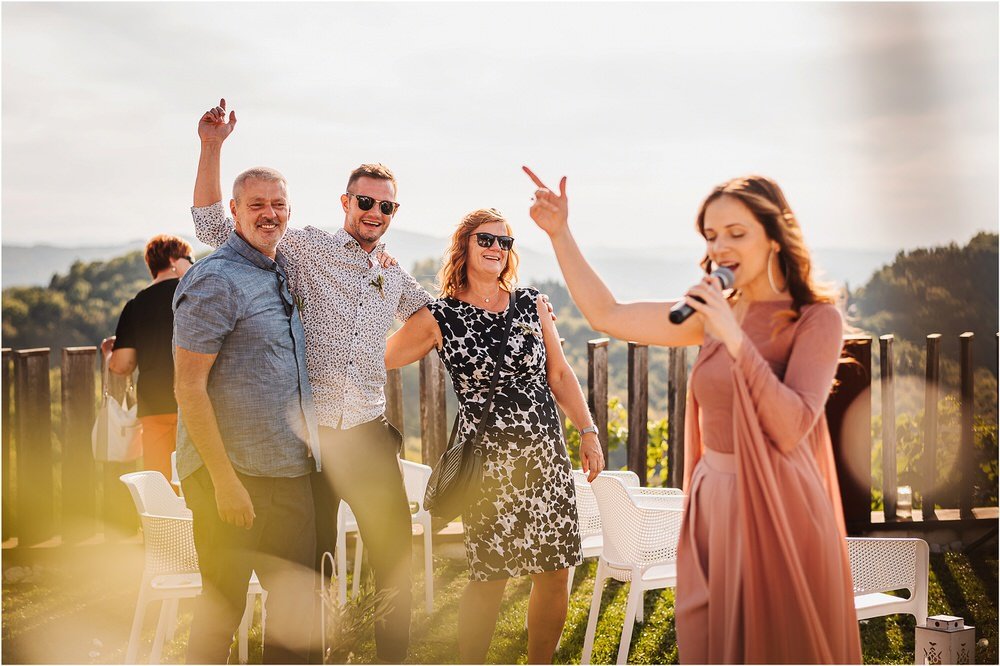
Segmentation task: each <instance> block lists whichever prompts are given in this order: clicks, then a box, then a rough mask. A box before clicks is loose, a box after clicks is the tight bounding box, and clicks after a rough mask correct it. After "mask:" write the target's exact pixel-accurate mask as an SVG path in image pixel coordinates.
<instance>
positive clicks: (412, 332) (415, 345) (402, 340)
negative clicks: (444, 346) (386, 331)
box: [385, 307, 441, 370]
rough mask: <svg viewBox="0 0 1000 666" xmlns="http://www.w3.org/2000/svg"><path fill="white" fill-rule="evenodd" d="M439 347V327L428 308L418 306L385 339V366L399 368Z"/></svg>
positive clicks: (389, 368)
mask: <svg viewBox="0 0 1000 666" xmlns="http://www.w3.org/2000/svg"><path fill="white" fill-rule="evenodd" d="M440 348H441V328H440V327H439V326H438V323H437V320H436V319H435V318H434V315H432V314H431V311H430V310H428V309H427V308H425V307H424V308H420V309H419V310H417V311H416V312H414V313H413V315H411V316H410V318H409V319H407V320H406V323H405V324H403V326H402V327H401V328H400V329H399V330H398V331H396V332H395V333H393V334H392V335H390V336H389V338H388V339H387V340H386V341H385V368H386V370H393V369H395V368H401V367H403V366H404V365H409V364H410V363H413V362H414V361H419V360H420V359H422V358H423V357H424V356H426V355H427V353H428V352H429V351H430V350H431V349H440Z"/></svg>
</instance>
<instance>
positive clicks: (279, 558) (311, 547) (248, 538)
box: [181, 467, 316, 664]
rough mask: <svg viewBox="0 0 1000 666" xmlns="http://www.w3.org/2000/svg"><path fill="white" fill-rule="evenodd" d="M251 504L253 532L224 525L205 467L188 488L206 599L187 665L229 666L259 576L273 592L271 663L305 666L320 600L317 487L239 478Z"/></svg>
mask: <svg viewBox="0 0 1000 666" xmlns="http://www.w3.org/2000/svg"><path fill="white" fill-rule="evenodd" d="M238 476H239V478H240V481H242V482H243V485H244V487H246V489H247V492H248V493H249V494H250V500H251V501H252V502H253V508H254V513H255V514H256V518H255V519H254V522H253V526H252V527H251V528H250V529H244V528H242V527H235V526H233V525H229V524H226V523H223V522H222V520H221V519H220V518H219V512H218V509H217V507H216V503H215V487H214V486H213V485H212V478H211V476H210V475H209V473H208V470H207V469H206V468H205V467H202V468H200V469H199V470H198V471H196V472H194V473H193V474H191V475H190V476H189V477H187V478H186V479H184V480H183V481H182V482H181V486H182V487H183V488H184V497H185V499H186V501H187V505H188V507H189V508H190V509H191V512H192V514H193V518H194V544H195V550H197V551H198V564H199V568H200V569H201V582H202V593H201V596H199V597H198V599H197V600H196V602H195V611H194V620H193V621H192V623H191V637H190V639H189V641H188V652H187V663H189V664H225V663H226V662H227V661H228V657H229V648H230V647H231V646H232V643H233V634H234V633H235V631H236V629H237V628H238V627H239V623H240V618H241V617H242V615H243V609H244V607H245V606H246V601H247V585H248V583H249V581H250V573H251V571H256V572H257V578H258V579H259V580H260V584H261V586H262V587H263V588H264V589H265V590H267V595H268V596H267V628H266V636H265V638H264V663H266V664H295V663H305V662H306V660H307V658H308V655H309V641H310V630H311V624H310V609H311V608H312V600H313V598H314V596H315V594H314V586H313V581H314V578H315V574H314V573H313V569H312V562H313V557H314V555H315V550H316V545H315V544H316V525H315V520H314V514H313V503H312V483H311V478H310V476H309V475H306V476H300V477H297V478H278V477H261V476H246V475H243V474H238Z"/></svg>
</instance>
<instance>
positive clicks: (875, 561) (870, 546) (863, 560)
mask: <svg viewBox="0 0 1000 666" xmlns="http://www.w3.org/2000/svg"><path fill="white" fill-rule="evenodd" d="M847 552H848V555H849V556H850V559H851V578H852V580H853V584H854V595H855V596H858V595H862V594H869V593H871V592H889V591H891V590H902V589H906V590H909V592H910V599H912V600H915V601H917V602H918V603H920V602H921V599H920V597H922V603H923V606H924V608H925V609H926V606H927V578H928V575H929V568H930V565H929V559H930V549H929V548H928V546H927V542H926V541H924V540H923V539H899V538H896V539H885V538H860V537H850V538H848V539H847Z"/></svg>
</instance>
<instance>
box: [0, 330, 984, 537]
mask: <svg viewBox="0 0 1000 666" xmlns="http://www.w3.org/2000/svg"><path fill="white" fill-rule="evenodd" d="M973 342H974V340H973V335H972V334H971V333H965V334H963V335H962V336H961V337H960V348H961V352H960V369H961V370H960V372H961V381H960V385H961V392H960V393H961V404H962V417H961V438H960V440H961V443H960V449H959V454H958V458H959V462H958V465H959V469H960V470H961V478H962V483H961V488H960V492H959V497H960V501H959V506H958V507H956V508H957V509H958V510H959V512H960V517H961V518H962V519H966V520H968V519H973V518H975V515H974V512H973V487H974V483H973V481H974V478H975V475H976V467H975V457H974V444H973V398H974V396H973V390H972V388H973V381H972V370H973V365H972V348H973ZM608 344H609V340H608V339H607V338H600V339H596V340H591V341H589V342H588V344H587V360H588V362H587V400H588V403H589V405H590V409H591V411H592V413H593V414H594V420H595V423H596V424H597V427H598V428H599V431H600V432H604V433H607V432H608V420H609V419H608V409H607V405H608ZM879 349H880V361H881V368H880V370H881V372H880V381H881V389H882V390H881V394H882V399H881V410H882V417H883V418H882V440H883V446H882V451H883V456H882V460H881V467H882V470H881V471H882V479H883V483H882V488H883V491H884V492H883V499H884V507H885V508H884V520H885V523H886V524H891V523H894V522H901V521H900V516H899V515H897V513H898V497H897V494H896V486H897V479H896V431H895V427H894V424H895V421H896V419H895V401H894V400H895V398H894V379H895V378H894V372H893V370H894V367H893V353H892V352H893V336H891V335H885V336H882V337H881V338H879ZM940 349H941V336H940V335H937V334H933V335H929V336H928V337H927V358H926V382H925V420H924V430H923V458H924V462H925V465H926V467H925V469H924V474H923V483H924V486H923V487H920V488H914V490H915V491H917V492H919V493H920V494H921V496H922V497H923V507H922V509H921V513H922V517H923V519H924V520H925V521H930V520H934V519H935V517H936V516H935V500H936V498H937V497H938V496H939V491H940V488H939V486H938V483H939V479H940V476H939V474H938V472H939V470H937V469H936V468H935V466H934V460H935V452H936V450H937V447H938V413H937V406H938V398H939V393H940V388H939V383H940V374H939V366H940V358H941V355H940ZM648 351H649V350H648V348H647V347H646V346H644V345H639V344H636V343H631V342H630V343H628V356H627V358H628V385H627V389H628V390H627V400H626V411H627V414H628V430H629V435H628V440H627V455H626V459H627V463H628V467H629V469H631V470H632V471H634V472H636V473H637V474H638V475H639V478H640V480H641V481H642V483H643V484H645V483H646V482H647V479H646V474H647V447H648V441H647V427H646V423H647V418H648V410H649V392H648V385H649V381H648V379H649V377H648V372H649V356H648ZM844 352H845V358H846V359H849V362H846V363H842V364H841V365H840V368H839V370H838V375H837V379H838V382H837V386H836V387H835V389H834V391H833V392H832V393H831V396H830V399H829V401H828V403H827V406H826V412H827V418H828V421H829V424H830V432H831V436H832V437H833V441H834V451H835V455H836V460H837V468H838V472H839V474H840V479H841V491H842V498H843V503H844V512H845V517H846V518H847V521H848V525H849V530H850V531H851V532H853V533H863V532H865V531H866V530H869V529H871V528H872V513H871V500H872V469H871V468H872V462H871V461H872V431H871V418H872V410H871V382H872V338H871V337H866V336H849V337H846V338H845V340H844ZM97 357H98V355H97V348H96V347H68V348H65V349H63V350H62V364H61V372H60V384H61V396H60V399H59V405H60V408H61V416H60V418H59V420H58V421H59V422H58V428H59V429H58V432H57V431H55V430H53V419H52V410H51V407H52V396H51V391H50V386H49V376H50V374H49V349H47V348H40V349H21V350H16V351H12V350H10V349H4V350H3V372H2V378H3V407H2V408H3V415H2V416H3V439H2V443H3V450H2V456H3V458H2V465H3V479H2V482H3V488H2V493H3V496H2V505H3V538H4V539H5V540H6V539H9V538H10V537H17V538H18V545H33V544H38V543H42V542H45V541H47V540H49V539H51V538H52V537H54V536H56V535H61V537H62V540H63V542H75V541H80V540H84V539H88V538H90V537H92V536H94V535H95V534H97V533H98V532H100V531H102V530H101V525H102V524H103V531H104V532H105V534H106V535H107V534H109V533H114V534H119V535H120V534H123V533H124V534H128V533H130V532H134V531H135V528H136V527H137V525H138V522H137V520H136V518H135V511H134V509H133V507H132V503H131V500H130V498H129V496H128V492H127V491H126V489H125V487H124V486H123V485H122V484H121V483H120V482H119V481H118V476H119V475H121V474H123V473H125V472H128V471H133V470H134V469H136V465H135V464H110V463H95V462H94V460H93V457H92V455H91V446H90V432H91V427H92V425H93V421H94V418H95V412H96V404H97V395H98V394H97V387H98V385H99V384H98V383H97V382H99V379H98V377H99V376H100V375H99V367H98V358H97ZM668 362H669V368H668V385H667V414H668V434H667V453H666V456H667V461H666V462H667V466H668V476H667V485H670V486H675V487H676V486H680V485H681V481H682V475H683V469H684V446H683V441H684V409H685V396H686V393H687V379H688V378H687V372H688V370H687V367H688V350H687V349H684V348H678V349H671V350H670V354H669V361H668ZM123 390H124V386H123V382H122V381H121V379H120V378H116V377H115V376H114V375H112V381H111V386H110V392H111V394H112V395H116V396H118V397H119V399H120V396H121V395H122V391H123ZM12 391H13V395H12ZM386 397H387V402H388V407H387V417H388V419H389V420H390V421H391V422H392V423H393V424H394V425H396V426H397V427H398V428H399V429H400V430H401V431H402V429H403V384H402V378H401V374H400V372H399V371H398V370H395V371H391V372H390V373H389V377H388V382H387V385H386ZM445 398H446V378H445V368H444V366H443V364H442V363H441V361H440V359H439V358H438V356H437V354H436V353H434V352H432V353H431V354H429V355H428V356H426V357H425V358H424V359H423V360H421V362H420V433H421V457H422V458H423V461H424V462H426V463H428V464H433V462H434V461H436V460H437V459H438V457H439V456H440V455H441V453H442V452H443V451H444V448H445V447H446V446H447V436H448V428H449V425H450V424H448V423H446V410H445V405H446V401H445ZM53 435H57V436H56V437H54V436H53ZM607 439H608V438H607V437H604V438H602V443H603V445H604V447H605V458H606V459H607V455H608V451H607ZM57 472H58V475H59V476H58V479H59V486H58V489H59V493H58V495H59V498H60V500H61V501H59V503H58V506H57V504H56V496H57V493H56V490H57V487H56V483H55V482H56V479H57V476H56V474H57ZM994 520H995V519H994Z"/></svg>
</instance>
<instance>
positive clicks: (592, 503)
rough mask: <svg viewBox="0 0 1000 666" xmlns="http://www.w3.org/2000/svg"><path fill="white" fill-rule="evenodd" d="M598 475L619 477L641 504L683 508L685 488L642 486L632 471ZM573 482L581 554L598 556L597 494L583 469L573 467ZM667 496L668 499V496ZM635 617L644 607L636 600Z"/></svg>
mask: <svg viewBox="0 0 1000 666" xmlns="http://www.w3.org/2000/svg"><path fill="white" fill-rule="evenodd" d="M600 475H601V476H604V477H611V478H617V479H621V480H622V483H624V484H625V487H626V488H627V489H628V492H629V494H630V495H632V497H634V498H636V500H637V502H638V503H639V504H642V505H644V506H646V505H653V506H669V507H678V508H681V509H683V508H684V492H683V491H682V490H680V489H679V488H643V487H641V486H640V485H639V477H638V475H636V473H635V472H628V471H608V470H605V471H603V472H601V474H600ZM573 485H574V486H575V488H576V513H577V516H578V519H579V525H580V540H581V542H582V545H583V557H584V558H588V557H600V555H601V548H602V545H603V543H604V537H603V534H602V532H601V514H600V512H599V511H598V510H597V498H596V497H594V491H593V490H592V489H591V487H590V482H589V481H587V475H586V474H584V473H583V471H582V470H578V469H575V470H573ZM667 498H669V499H667ZM574 572H575V567H570V571H569V583H568V586H569V591H570V592H572V590H573V574H574ZM636 621H637V622H642V621H643V608H642V604H641V603H640V604H639V612H638V614H637V615H636Z"/></svg>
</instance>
